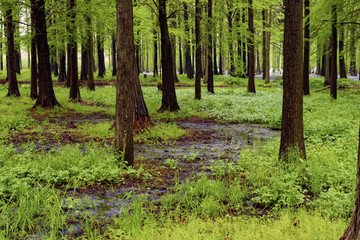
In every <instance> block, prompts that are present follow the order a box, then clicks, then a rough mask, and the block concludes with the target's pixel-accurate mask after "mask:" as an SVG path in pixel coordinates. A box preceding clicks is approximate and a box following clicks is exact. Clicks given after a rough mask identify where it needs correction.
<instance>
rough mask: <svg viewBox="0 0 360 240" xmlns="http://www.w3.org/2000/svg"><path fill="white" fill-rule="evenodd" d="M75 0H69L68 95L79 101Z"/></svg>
mask: <svg viewBox="0 0 360 240" xmlns="http://www.w3.org/2000/svg"><path fill="white" fill-rule="evenodd" d="M75 6H76V0H70V12H71V19H70V25H71V26H70V29H69V31H70V51H71V54H70V76H69V78H70V95H69V98H70V99H71V100H73V101H77V102H81V97H80V89H79V75H78V59H77V52H78V51H77V41H76V36H77V35H76V34H77V33H76V26H75V18H76V11H75Z"/></svg>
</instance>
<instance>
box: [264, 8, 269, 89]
mask: <svg viewBox="0 0 360 240" xmlns="http://www.w3.org/2000/svg"><path fill="white" fill-rule="evenodd" d="M269 15H270V14H269V11H268V10H267V9H264V10H263V29H264V30H263V79H264V80H265V83H269V82H270V31H269V29H268V28H269V27H270V26H269V25H270V24H269V21H270V20H269V19H270V17H269Z"/></svg>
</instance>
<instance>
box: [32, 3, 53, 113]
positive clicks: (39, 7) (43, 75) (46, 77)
mask: <svg viewBox="0 0 360 240" xmlns="http://www.w3.org/2000/svg"><path fill="white" fill-rule="evenodd" d="M31 9H32V11H33V13H34V17H35V19H34V21H35V24H34V28H35V29H36V37H37V39H36V40H37V42H36V44H37V53H38V61H39V62H38V71H39V75H38V76H39V96H38V98H37V100H36V103H35V105H34V107H36V106H41V107H43V108H45V107H50V108H53V107H55V106H60V104H59V103H58V101H57V100H56V97H55V93H54V89H53V84H52V79H51V69H50V53H49V45H48V40H47V33H46V13H45V0H31Z"/></svg>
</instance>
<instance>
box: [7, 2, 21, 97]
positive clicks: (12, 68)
mask: <svg viewBox="0 0 360 240" xmlns="http://www.w3.org/2000/svg"><path fill="white" fill-rule="evenodd" d="M5 19H6V33H7V49H8V57H7V60H8V61H7V62H8V64H7V72H8V81H9V86H8V94H7V95H8V96H17V97H18V96H20V91H19V88H18V82H17V78H16V54H15V44H14V24H13V16H12V8H11V7H10V8H9V9H8V10H7V11H6V13H5Z"/></svg>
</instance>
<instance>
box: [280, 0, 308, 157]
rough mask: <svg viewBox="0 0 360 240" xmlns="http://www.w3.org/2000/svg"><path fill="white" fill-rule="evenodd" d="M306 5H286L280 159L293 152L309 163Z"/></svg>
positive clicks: (288, 1) (289, 2) (294, 2)
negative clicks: (305, 86) (305, 117)
mask: <svg viewBox="0 0 360 240" xmlns="http://www.w3.org/2000/svg"><path fill="white" fill-rule="evenodd" d="M302 74H303V1H302V0H300V1H299V0H286V1H285V27H284V76H283V79H284V86H283V88H284V90H283V107H282V126H281V141H280V158H281V159H283V160H285V161H290V155H291V153H292V152H293V151H296V152H298V153H299V155H300V157H302V158H303V159H306V153H305V144H304V126H303V93H302V92H303V87H302V86H303V84H302V81H303V76H302Z"/></svg>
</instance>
